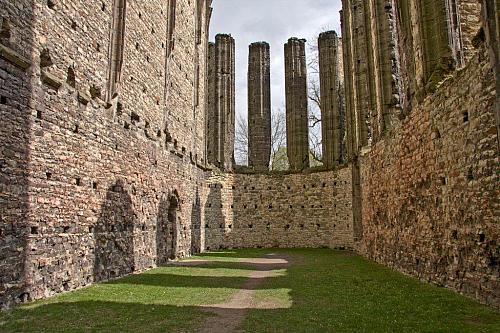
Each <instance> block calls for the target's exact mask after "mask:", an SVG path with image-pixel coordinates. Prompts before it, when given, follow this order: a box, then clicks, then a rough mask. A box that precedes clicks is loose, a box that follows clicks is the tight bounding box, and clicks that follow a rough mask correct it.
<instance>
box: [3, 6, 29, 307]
mask: <svg viewBox="0 0 500 333" xmlns="http://www.w3.org/2000/svg"><path fill="white" fill-rule="evenodd" d="M0 5H1V6H2V12H1V13H0V28H1V29H0V308H2V307H4V306H8V305H10V304H12V303H13V302H14V300H16V299H19V300H20V301H23V300H26V299H27V295H26V294H25V293H24V290H23V286H24V275H25V260H24V255H25V252H26V238H27V232H28V228H27V215H28V209H29V205H30V203H29V197H28V181H29V178H28V169H29V155H30V149H29V141H30V135H31V123H32V116H31V113H32V112H36V111H35V106H34V102H33V89H32V85H33V80H34V75H33V74H34V73H33V72H32V71H31V70H30V66H31V63H32V61H33V60H32V53H33V48H34V31H33V20H34V17H33V15H34V13H33V10H32V6H33V3H32V1H31V0H23V1H16V2H15V3H14V2H11V1H1V2H0Z"/></svg>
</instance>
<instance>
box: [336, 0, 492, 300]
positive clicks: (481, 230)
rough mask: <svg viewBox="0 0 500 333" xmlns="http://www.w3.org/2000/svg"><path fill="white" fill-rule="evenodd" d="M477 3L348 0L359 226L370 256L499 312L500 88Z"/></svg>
mask: <svg viewBox="0 0 500 333" xmlns="http://www.w3.org/2000/svg"><path fill="white" fill-rule="evenodd" d="M476 4H477V3H474V4H472V3H469V2H467V1H463V2H459V1H399V2H395V1H389V2H385V3H378V2H375V1H368V2H360V1H355V0H352V1H343V11H342V29H343V37H344V44H345V45H344V46H345V47H344V66H345V75H346V78H345V79H346V84H345V86H346V104H347V119H348V122H347V126H348V138H349V140H350V141H351V142H352V144H351V145H349V146H350V148H349V152H350V154H349V157H350V160H351V161H352V170H353V176H352V177H353V178H352V182H353V191H352V194H353V202H352V205H353V209H354V212H353V220H354V225H355V228H354V232H355V238H356V241H357V244H358V245H357V246H358V248H359V251H360V252H361V253H363V254H364V255H365V256H367V257H368V258H370V259H373V260H376V261H378V262H381V263H383V264H385V265H388V266H391V267H394V268H396V269H398V270H401V271H403V272H406V273H409V274H412V275H415V276H417V277H419V278H421V279H422V280H426V281H432V282H434V283H438V284H441V285H444V286H448V287H451V288H453V289H455V290H457V291H459V292H462V293H464V294H467V295H470V296H473V297H476V298H477V299H479V300H481V301H483V302H485V303H488V304H492V305H494V306H499V294H498V292H497V291H498V290H499V289H500V288H499V281H498V278H497V277H498V271H499V269H500V267H499V262H498V258H499V257H500V253H499V252H498V239H499V237H498V236H499V228H498V224H497V223H496V222H493V221H495V220H496V221H498V219H499V214H500V211H499V210H498V209H497V203H498V199H497V198H498V189H495V188H496V187H497V186H496V185H495V184H497V183H498V181H499V179H498V172H496V171H495V170H496V169H498V162H499V153H498V144H497V140H498V131H497V128H496V125H497V124H495V120H494V119H495V114H496V113H498V101H497V100H496V99H495V94H494V93H493V92H494V91H495V89H497V88H496V85H497V84H498V83H496V84H495V78H494V77H493V75H492V71H491V68H492V67H491V62H490V61H489V57H490V55H489V54H488V53H487V52H486V47H487V45H488V43H489V42H488V40H486V43H485V40H484V35H483V32H482V30H481V29H480V25H479V24H478V20H479V14H480V10H479V8H478V6H476ZM490 11H491V9H490ZM367 27H368V28H367ZM365 56H366V58H365ZM365 59H366V64H365ZM366 77H368V78H370V79H369V80H368V81H366ZM367 92H368V96H367V95H366V93H367ZM365 98H366V99H365ZM365 100H367V101H370V103H368V104H367V105H365V104H364V101H365ZM366 110H368V113H370V112H371V115H372V116H371V117H370V118H371V119H372V121H371V122H370V123H369V125H368V126H367V127H368V128H369V129H370V131H371V133H372V135H371V140H368V141H365V140H364V136H363V135H361V136H360V134H362V133H364V132H365V127H366V124H365V123H364V122H363V121H359V119H360V115H361V119H362V118H363V114H364V113H365V112H366ZM349 133H350V134H349Z"/></svg>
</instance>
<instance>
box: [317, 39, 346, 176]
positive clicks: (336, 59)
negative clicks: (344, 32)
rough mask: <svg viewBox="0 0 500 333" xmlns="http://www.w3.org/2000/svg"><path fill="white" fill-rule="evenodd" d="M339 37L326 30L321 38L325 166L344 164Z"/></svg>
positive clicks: (320, 55)
mask: <svg viewBox="0 0 500 333" xmlns="http://www.w3.org/2000/svg"><path fill="white" fill-rule="evenodd" d="M339 44H340V40H339V37H338V36H337V33H336V32H335V31H327V32H323V33H321V34H320V35H319V38H318V51H319V76H320V87H321V130H322V139H323V165H324V166H325V167H327V168H328V169H332V168H334V167H335V166H337V165H339V164H341V163H342V139H343V137H344V132H345V126H344V120H345V117H344V115H343V108H342V100H341V95H340V86H341V84H340V79H341V76H342V75H341V73H340V68H341V62H342V58H341V57H342V56H341V54H340V52H339Z"/></svg>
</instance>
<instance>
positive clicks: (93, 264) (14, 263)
mask: <svg viewBox="0 0 500 333" xmlns="http://www.w3.org/2000/svg"><path fill="white" fill-rule="evenodd" d="M123 3H124V2H120V1H111V0H110V1H85V2H83V1H50V2H36V4H34V3H31V2H30V1H23V2H22V3H21V2H19V1H16V2H12V1H3V0H2V1H0V5H1V8H2V9H3V8H6V9H7V11H5V12H4V11H2V13H0V16H1V24H2V34H1V36H2V39H1V41H0V43H1V44H2V45H1V46H0V47H1V53H0V68H1V69H0V83H1V85H0V95H1V98H0V102H1V103H0V112H1V117H0V119H1V120H0V121H1V126H0V139H1V142H2V145H1V148H0V186H1V192H0V193H1V194H0V213H1V217H0V219H1V221H0V249H1V254H0V256H2V257H1V258H0V259H1V261H0V276H1V280H0V283H1V287H0V306H1V307H5V306H9V305H11V304H13V303H15V302H18V301H27V300H32V299H37V298H42V297H47V296H49V295H52V294H55V293H58V292H62V291H66V290H71V289H74V288H78V287H82V286H85V285H88V284H90V283H93V282H95V281H101V280H105V279H109V278H114V277H118V276H121V275H124V274H128V273H131V272H134V271H141V270H144V269H147V268H149V267H152V266H155V265H156V264H158V263H162V262H164V261H165V260H166V259H167V258H168V257H172V256H184V255H188V254H190V253H193V252H198V251H200V250H201V248H202V247H203V241H202V238H203V235H202V232H203V230H202V229H201V227H200V226H201V221H202V220H203V214H204V212H203V210H202V209H201V203H202V202H203V196H204V194H205V190H204V188H203V180H204V179H205V171H204V167H203V161H204V147H205V143H204V142H203V141H202V139H200V138H203V137H204V136H203V135H202V134H201V135H200V134H199V133H196V131H197V129H199V128H201V129H204V128H205V119H204V117H203V116H202V114H204V110H203V109H200V108H202V106H203V105H204V104H205V103H204V101H203V98H204V97H203V94H201V96H200V99H201V100H200V101H199V103H198V106H197V105H196V99H195V96H196V91H197V89H201V90H204V89H205V88H204V81H205V79H203V73H204V72H205V64H204V61H202V59H205V56H204V54H206V45H207V42H206V39H207V31H206V30H205V29H202V31H201V32H200V34H201V43H199V42H198V41H197V39H196V34H195V31H196V30H195V29H194V27H195V26H196V22H195V21H196V20H197V19H198V18H197V17H196V15H195V13H196V12H197V11H196V8H195V6H196V4H195V3H193V1H188V0H177V1H173V2H169V1H159V0H158V1H148V2H147V3H142V2H140V3H136V2H127V3H126V10H125V11H123V10H121V9H120V8H122V7H120V6H123ZM204 3H205V5H206V2H204ZM116 6H118V8H117V7H116ZM173 6H174V7H175V9H176V10H175V11H174V12H175V13H176V14H175V15H174V16H175V19H176V20H175V22H176V23H175V24H174V23H173V22H172V14H171V13H172V11H173V9H174V8H172V7H173ZM209 9H210V8H209V7H208V6H203V7H202V10H201V12H202V15H200V17H201V18H199V19H201V20H202V23H203V22H204V20H205V19H206V18H207V16H206V15H204V13H205V11H207V10H209ZM31 10H33V12H31ZM117 13H118V14H117ZM116 20H124V22H122V23H121V24H111V23H112V22H113V21H115V22H116ZM6 22H8V24H7V23H6ZM167 25H169V27H170V28H169V29H170V30H168V29H167ZM6 26H8V27H9V34H10V37H9V38H6V37H7V35H9V34H7V33H6V32H5V31H6V30H7V29H6V28H5V27H6ZM123 26H124V28H123ZM202 26H205V24H202ZM110 28H111V29H110ZM115 28H116V29H122V28H123V29H124V35H123V42H120V40H121V39H122V37H121V36H120V34H118V37H117V36H116V31H115V30H114V29H115ZM35 35H36V36H38V37H37V38H36V39H34V38H33V36H35ZM144 36H148V37H147V38H144ZM167 37H168V38H167ZM167 40H168V41H169V44H168V45H169V46H168V47H167V43H166V42H167ZM111 43H115V44H116V43H118V44H120V43H122V44H120V45H121V46H120V47H113V48H111V47H110V44H111ZM118 44H116V45H118ZM116 45H115V46H116ZM6 46H7V47H9V49H6V48H5V47H6ZM195 48H198V52H200V55H201V56H200V57H199V59H201V60H200V62H199V67H200V68H199V69H200V75H201V79H200V80H195V78H196V75H197V74H196V73H197V69H196V66H195V63H196V59H197V57H196V52H195ZM12 50H14V51H16V52H17V53H19V54H15V53H14V52H12ZM120 50H121V51H120ZM167 50H168V52H167ZM117 52H118V53H120V52H123V55H122V56H119V55H118V54H116V53H117ZM25 57H26V58H27V59H25ZM120 58H122V59H123V63H122V64H121V65H120V64H119V62H120V61H119V60H117V59H120ZM111 72H113V73H114V74H113V75H109V74H110V73H111ZM195 81H198V84H199V86H198V84H196V82H195ZM110 82H112V83H113V84H112V85H111V84H110ZM110 87H113V88H112V89H113V91H114V93H112V94H108V89H111V88H110ZM108 96H109V98H110V100H108Z"/></svg>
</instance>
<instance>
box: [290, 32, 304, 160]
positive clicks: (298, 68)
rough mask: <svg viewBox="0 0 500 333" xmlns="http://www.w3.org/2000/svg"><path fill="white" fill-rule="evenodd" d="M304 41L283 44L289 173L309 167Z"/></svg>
mask: <svg viewBox="0 0 500 333" xmlns="http://www.w3.org/2000/svg"><path fill="white" fill-rule="evenodd" d="M305 42H306V41H305V40H304V39H298V38H290V39H289V40H288V43H286V44H285V91H286V133H287V155H288V162H289V163H290V168H291V169H292V170H303V169H306V168H308V167H309V124H308V110H307V98H308V97H307V68H306V53H305Z"/></svg>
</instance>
